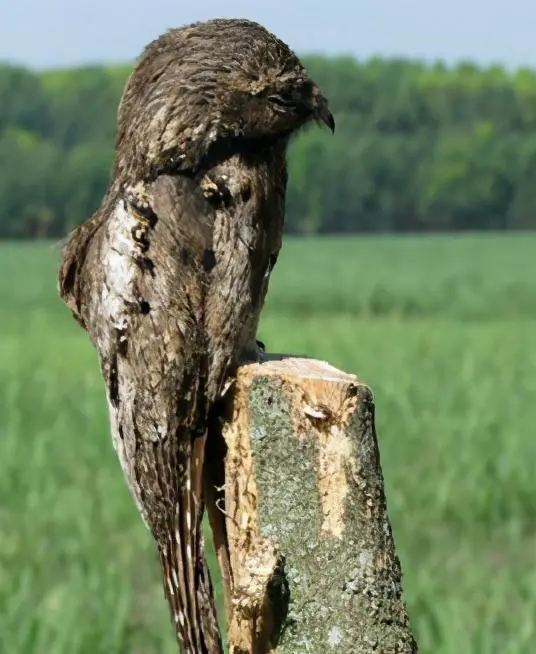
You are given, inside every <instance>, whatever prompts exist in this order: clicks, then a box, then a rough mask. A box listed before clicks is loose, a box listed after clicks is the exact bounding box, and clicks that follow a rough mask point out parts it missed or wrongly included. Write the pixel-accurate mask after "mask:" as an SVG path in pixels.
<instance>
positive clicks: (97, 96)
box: [0, 57, 536, 238]
mask: <svg viewBox="0 0 536 654" xmlns="http://www.w3.org/2000/svg"><path fill="white" fill-rule="evenodd" d="M305 60H306V62H307V64H308V67H309V71H310V73H311V75H312V77H313V78H314V79H315V80H316V81H318V83H319V85H320V86H321V88H322V89H323V90H324V92H325V94H326V95H327V96H328V97H329V99H330V102H331V106H332V109H333V112H334V114H335V116H336V120H337V130H336V133H335V136H331V135H330V134H329V133H327V132H324V131H323V130H319V129H310V130H306V131H305V132H304V133H303V134H301V135H300V136H299V137H298V138H297V140H296V141H295V143H294V144H293V146H292V150H291V155H290V173H291V176H290V184H289V194H288V219H287V229H288V231H289V232H294V233H337V232H338V233H347V232H362V231H383V232H387V231H389V232H403V231H445V230H461V229H466V230H478V229H483V230H485V229H529V228H535V227H536V71H532V70H528V69H520V70H518V71H516V72H507V71H505V70H504V69H502V68H500V67H490V68H487V69H481V68H478V67H476V66H474V65H471V64H462V65H458V66H456V67H451V68H448V67H446V66H444V65H442V64H435V65H424V64H422V63H418V62H412V61H407V60H384V59H372V60H370V61H367V62H364V63H360V62H357V61H355V60H353V59H351V58H324V57H309V58H305ZM129 71H130V68H129V67H122V68H105V67H91V68H83V69H73V70H61V71H51V72H45V73H40V74H37V73H34V72H32V71H30V70H26V69H24V68H20V67H14V66H10V65H0V237H3V238H32V237H54V238H56V237H59V236H62V235H63V234H65V233H66V232H67V231H68V230H69V229H70V228H72V227H73V226H74V225H75V224H77V223H78V222H81V221H82V220H84V219H85V218H86V217H87V216H88V215H89V214H90V213H91V212H92V211H93V210H94V209H95V208H96V207H97V206H98V204H99V201H100V199H101V197H102V194H103V193H104V191H105V189H106V186H107V183H108V177H109V171H110V166H111V162H112V156H113V144H114V133H115V117H116V110H117V105H118V102H119V98H120V95H121V92H122V89H123V85H124V83H125V81H126V78H127V75H128V73H129Z"/></svg>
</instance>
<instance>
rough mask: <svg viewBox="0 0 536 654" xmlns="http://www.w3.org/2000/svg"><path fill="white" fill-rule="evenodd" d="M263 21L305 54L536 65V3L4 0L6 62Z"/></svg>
mask: <svg viewBox="0 0 536 654" xmlns="http://www.w3.org/2000/svg"><path fill="white" fill-rule="evenodd" d="M217 16H231V17H244V18H251V19H254V20H257V21H259V22H261V23H263V24H264V25H266V27H268V28H269V29H271V30H272V31H274V32H276V34H277V35H278V36H280V37H281V38H282V39H283V40H284V41H286V42H287V43H288V44H289V45H290V46H291V47H292V48H293V49H295V50H296V51H297V52H299V53H300V54H303V53H305V52H313V51H315V52H327V53H351V54H354V55H356V56H357V57H359V58H367V57H369V56H372V55H374V54H380V55H385V56H387V55H402V56H409V57H418V58H423V59H426V60H433V59H443V60H445V61H447V62H449V63H452V62H454V61H458V60H460V59H469V60H472V61H476V62H478V63H483V64H489V63H493V62H499V63H503V64H506V65H508V66H510V67H513V66H519V65H527V66H531V67H536V36H535V35H536V0H442V1H440V2H438V1H437V0H264V1H262V2H261V1H260V0H247V1H246V0H218V1H216V0H197V1H195V2H187V1H185V0H182V1H181V0H91V1H90V0H78V1H77V0H0V60H8V61H16V62H19V63H23V64H27V65H29V66H32V67H35V68H50V67H57V66H71V65H76V64H83V63H100V62H128V61H132V60H133V59H134V58H135V57H137V55H138V54H139V53H140V51H141V50H142V48H143V47H144V45H145V44H146V43H148V42H149V41H151V40H152V39H153V38H155V37H156V36H158V34H160V33H161V32H163V31H164V30H166V29H168V28H169V27H178V26H180V25H184V24H186V23H190V22H193V21H196V20H203V19H207V18H214V17H217Z"/></svg>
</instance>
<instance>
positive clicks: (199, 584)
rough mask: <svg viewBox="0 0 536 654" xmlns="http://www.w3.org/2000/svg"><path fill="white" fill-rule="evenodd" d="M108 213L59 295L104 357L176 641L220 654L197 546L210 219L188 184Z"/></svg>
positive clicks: (121, 199)
mask: <svg viewBox="0 0 536 654" xmlns="http://www.w3.org/2000/svg"><path fill="white" fill-rule="evenodd" d="M103 207H105V209H106V210H105V211H104V212H102V211H101V214H99V216H100V217H98V218H93V219H92V220H91V221H90V223H89V225H87V226H86V227H84V228H82V229H79V230H78V233H77V234H75V235H74V236H73V237H72V238H71V239H70V241H69V244H68V246H67V248H66V249H65V251H64V260H63V262H62V270H61V272H60V288H61V289H62V294H63V296H64V297H65V298H67V301H68V304H69V306H71V308H72V309H73V307H74V309H73V310H74V311H75V315H76V316H77V318H78V320H79V321H80V322H81V323H82V324H83V325H84V327H85V328H86V329H87V331H88V333H89V335H90V337H91V339H92V341H93V343H94V345H95V347H96V349H97V351H98V353H99V357H100V363H101V369H102V373H103V376H104V379H105V383H106V387H107V396H108V402H109V410H110V423H111V431H112V437H113V441H114V445H115V448H116V450H117V453H118V457H119V459H120V462H121V465H122V468H123V471H124V474H125V476H126V479H127V482H128V484H129V487H130V489H131V492H132V494H133V496H134V499H135V501H136V503H137V505H138V508H139V510H140V512H141V514H142V516H143V518H144V520H145V522H146V523H147V524H148V526H149V527H150V529H151V531H152V533H153V535H154V537H155V539H156V540H157V542H158V545H159V551H160V557H161V562H162V567H163V570H164V577H165V580H164V581H165V589H166V595H167V597H168V601H169V603H170V606H171V608H172V611H173V618H174V620H175V623H176V630H177V634H178V636H179V639H180V641H181V642H182V643H183V647H184V649H185V651H188V652H192V653H195V654H202V653H203V652H205V651H206V652H209V653H210V654H213V653H214V654H217V653H219V652H221V651H222V650H221V643H220V640H219V635H218V631H217V623H216V617H215V608H214V606H213V600H212V594H211V589H210V578H209V574H208V570H207V567H206V562H205V559H204V553H203V547H202V538H201V516H202V507H201V484H202V467H203V451H204V441H205V438H206V419H207V411H208V406H209V403H210V398H209V397H207V391H206V379H207V375H208V359H209V352H208V343H207V338H206V332H205V327H204V311H205V295H206V289H207V287H208V284H209V280H208V278H207V274H208V273H207V271H206V265H205V255H206V251H207V250H210V249H211V247H212V215H211V211H212V209H211V207H210V204H209V203H208V202H207V201H206V200H205V198H204V197H203V195H202V193H201V191H199V188H198V186H197V185H196V184H195V182H194V181H193V180H189V179H188V178H186V177H176V178H173V179H172V178H169V177H161V178H158V179H157V180H156V181H155V182H154V183H153V184H152V185H151V187H150V188H145V187H144V186H143V185H139V187H137V188H133V189H130V190H129V192H128V193H127V194H126V195H125V196H116V197H115V198H113V199H110V198H109V199H108V200H107V201H106V202H105V203H104V204H103ZM103 213H104V214H105V215H103ZM75 253H78V254H75ZM222 374H224V370H222ZM201 625H203V627H202V628H201ZM207 630H208V631H207Z"/></svg>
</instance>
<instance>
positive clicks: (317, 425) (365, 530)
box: [208, 357, 417, 654]
mask: <svg viewBox="0 0 536 654" xmlns="http://www.w3.org/2000/svg"><path fill="white" fill-rule="evenodd" d="M227 398H228V405H227V409H228V410H227V416H226V421H225V422H224V425H223V438H224V440H225V445H226V448H227V449H226V453H225V458H224V461H225V484H224V491H223V489H220V490H222V491H223V492H224V499H225V501H224V503H223V497H220V501H219V502H218V501H217V499H216V495H214V498H213V500H214V501H213V502H212V503H211V502H210V499H209V506H208V508H209V514H210V517H211V524H212V527H213V529H214V531H215V542H216V549H217V551H218V557H219V560H220V564H221V566H222V572H223V578H224V583H225V585H226V594H227V619H228V623H229V632H228V634H229V638H228V640H229V652H230V654H265V653H268V652H274V651H277V652H278V654H326V653H329V652H337V653H338V654H365V653H367V654H368V653H371V654H372V653H373V652H374V653H376V654H378V653H381V654H391V653H393V654H394V653H395V652H396V653H397V654H398V653H400V654H402V653H403V654H409V653H410V652H416V651H417V645H416V643H415V641H414V639H413V636H412V633H411V629H410V624H409V619H408V615H407V612H406V607H405V605H404V602H403V600H402V597H401V596H402V586H401V568H400V563H399V559H398V557H397V555H396V551H395V546H394V542H393V538H392V534H391V527H390V524H389V521H388V517H387V513H386V503H385V495H384V489H383V478H382V472H381V467H380V460H379V453H378V446H377V441H376V434H375V427H374V402H373V397H372V393H371V391H370V389H369V388H368V387H367V386H366V385H364V384H362V383H360V382H359V381H358V380H357V378H356V377H355V376H353V375H350V374H347V373H344V372H341V371H339V370H337V369H335V368H333V367H332V366H330V365H328V364H327V363H324V362H321V361H316V360H312V359H305V358H291V357H288V358H285V357H279V358H277V357H275V358H271V360H269V361H267V362H265V363H262V364H252V365H247V366H243V367H242V368H241V369H239V371H238V374H237V377H236V380H235V383H234V384H233V386H232V387H231V389H230V390H229V391H228V395H227ZM216 505H217V506H216ZM218 515H219V516H223V515H224V516H225V518H224V519H223V518H222V519H221V521H220V523H219V526H218V519H217V516H218ZM224 532H225V533H224ZM224 550H225V551H224Z"/></svg>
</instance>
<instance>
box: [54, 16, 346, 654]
mask: <svg viewBox="0 0 536 654" xmlns="http://www.w3.org/2000/svg"><path fill="white" fill-rule="evenodd" d="M313 123H316V124H318V125H325V126H327V127H328V128H329V129H330V130H331V131H332V132H333V131H334V129H335V121H334V118H333V114H332V113H331V111H330V108H329V105H328V100H327V99H326V97H325V96H324V95H323V94H322V92H321V91H320V88H319V86H318V85H317V84H316V83H315V82H314V81H313V80H312V79H311V77H310V76H309V74H308V72H307V70H306V68H305V66H304V64H303V63H302V62H301V60H300V59H299V57H298V56H297V55H296V54H295V53H294V52H293V51H292V50H291V49H290V47H289V46H288V45H287V44H286V43H284V42H283V41H282V40H280V39H279V38H278V37H277V36H276V35H274V34H273V33H272V32H270V31H269V30H268V29H267V28H265V27H264V26H262V25H261V24H259V23H257V22H255V21H252V20H249V19H245V18H214V19H211V20H207V21H200V22H196V23H192V24H189V25H185V26H183V27H178V28H173V29H170V30H168V31H167V32H165V33H163V34H161V35H160V36H158V37H157V38H155V39H154V40H153V41H152V42H151V43H149V44H148V45H147V46H146V47H145V49H144V50H143V52H142V53H141V55H140V57H139V58H138V60H137V62H136V64H135V65H134V67H133V70H132V73H131V74H130V77H129V78H128V79H127V81H126V84H125V87H124V89H123V93H122V96H121V99H120V102H119V107H118V111H117V130H116V138H115V153H114V161H113V165H112V167H111V175H110V181H109V186H108V189H107V191H106V193H105V194H104V197H103V198H102V201H101V203H100V206H99V207H98V208H97V209H96V211H95V212H94V213H93V214H92V215H91V216H90V217H89V218H87V219H86V220H85V221H84V222H82V223H80V224H79V225H78V226H77V227H76V228H75V229H74V230H72V231H71V233H70V234H69V235H68V237H67V240H66V242H65V244H64V246H63V249H62V253H61V261H60V266H59V272H58V289H59V295H60V296H61V299H62V300H63V302H64V303H65V304H66V305H67V307H69V309H70V310H71V312H72V314H73V316H74V318H75V319H76V320H77V322H78V323H79V324H80V325H81V327H82V328H83V329H84V330H85V331H86V332H87V334H88V336H89V339H90V340H91V342H92V344H93V345H94V347H95V349H96V350H97V353H98V358H99V364H100V370H101V373H102V377H103V380H104V384H105V389H106V398H107V403H108V413H109V423H110V431H111V436H112V442H113V445H114V447H115V450H116V453H117V457H118V459H119V462H120V464H121V468H122V471H123V474H124V478H125V480H126V483H127V485H128V488H129V490H130V493H131V495H132V497H133V500H134V502H135V504H136V506H137V508H138V510H139V512H140V514H141V516H142V518H143V521H144V522H145V524H146V525H147V527H148V529H149V530H150V532H151V534H152V536H153V538H154V540H155V541H156V545H157V548H158V553H159V558H160V564H161V569H162V576H163V587H164V592H165V596H166V598H167V601H168V604H169V607H170V611H171V617H172V622H173V624H174V626H175V633H176V637H177V641H178V645H179V650H180V651H181V652H183V654H213V653H218V654H219V653H220V652H222V651H223V650H222V644H221V637H220V635H219V632H218V626H217V619H216V612H215V608H214V600H213V594H212V585H211V583H212V582H211V580H210V575H209V572H208V568H207V564H206V560H205V555H204V542H203V538H202V533H201V519H202V515H203V507H204V504H203V502H204V499H203V468H204V466H205V465H208V463H206V462H205V452H206V444H207V438H210V433H209V432H210V429H209V423H210V415H211V412H212V411H214V407H215V406H217V405H218V402H220V401H221V398H222V395H223V394H224V392H225V391H226V389H227V388H228V385H229V383H230V380H231V382H232V379H233V375H234V372H235V371H236V368H237V366H239V365H241V364H243V363H244V362H248V361H261V360H262V357H263V350H264V345H263V344H262V343H260V341H257V329H258V324H259V317H260V313H261V310H262V307H263V305H264V301H265V297H266V293H267V289H268V282H269V278H270V276H271V274H272V271H273V268H274V266H275V265H276V262H277V258H278V255H279V251H280V248H281V245H282V234H283V229H284V215H285V198H286V187H287V176H288V174H287V152H288V146H289V144H290V142H291V140H292V138H293V137H294V136H295V135H296V134H298V133H299V132H300V131H301V130H302V129H304V128H306V127H307V126H309V125H311V124H313Z"/></svg>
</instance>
